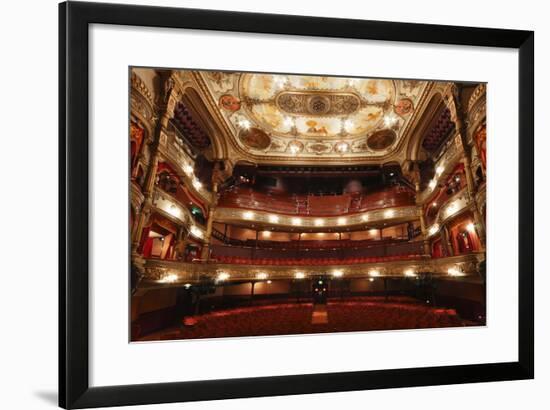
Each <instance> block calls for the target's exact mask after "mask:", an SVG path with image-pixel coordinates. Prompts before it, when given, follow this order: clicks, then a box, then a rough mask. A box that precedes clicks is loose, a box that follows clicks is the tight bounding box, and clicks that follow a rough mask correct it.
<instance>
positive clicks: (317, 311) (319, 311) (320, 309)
mask: <svg viewBox="0 0 550 410" xmlns="http://www.w3.org/2000/svg"><path fill="white" fill-rule="evenodd" d="M327 323H328V314H327V305H315V306H314V308H313V313H312V314H311V324H312V325H325V324H327Z"/></svg>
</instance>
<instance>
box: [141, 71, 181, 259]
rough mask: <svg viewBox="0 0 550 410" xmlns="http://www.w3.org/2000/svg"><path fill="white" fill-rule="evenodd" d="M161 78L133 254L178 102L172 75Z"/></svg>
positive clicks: (146, 215)
mask: <svg viewBox="0 0 550 410" xmlns="http://www.w3.org/2000/svg"><path fill="white" fill-rule="evenodd" d="M161 79H162V80H164V87H163V88H164V90H163V94H162V95H161V96H160V98H159V101H158V104H157V107H158V112H159V113H160V118H159V119H158V121H157V123H156V127H155V134H154V137H153V142H152V143H151V158H150V161H149V167H148V169H147V174H146V177H145V182H144V184H143V196H144V200H143V204H142V206H141V212H140V213H139V215H138V218H137V223H136V226H135V229H134V233H133V241H132V254H133V255H137V250H138V247H139V244H140V243H141V239H142V238H141V236H142V233H143V228H144V227H145V226H146V225H147V222H148V221H149V217H150V215H151V211H152V208H153V195H154V190H155V189H154V188H155V180H156V178H157V168H158V163H159V159H160V149H159V148H160V143H161V136H162V135H163V131H164V130H165V129H166V128H167V126H168V121H169V120H170V118H171V117H172V116H173V114H174V109H175V106H176V102H177V96H176V92H175V91H174V88H173V87H174V80H173V79H172V78H171V76H170V75H167V74H166V73H165V74H162V75H161Z"/></svg>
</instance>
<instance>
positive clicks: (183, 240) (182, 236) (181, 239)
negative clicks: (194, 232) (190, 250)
mask: <svg viewBox="0 0 550 410" xmlns="http://www.w3.org/2000/svg"><path fill="white" fill-rule="evenodd" d="M187 238H189V230H188V229H187V227H186V226H180V228H179V229H178V236H177V238H176V246H175V253H176V255H175V258H174V259H176V260H179V261H181V260H183V259H184V257H185V248H186V246H187V243H188V241H187Z"/></svg>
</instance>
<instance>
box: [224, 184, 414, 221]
mask: <svg viewBox="0 0 550 410" xmlns="http://www.w3.org/2000/svg"><path fill="white" fill-rule="evenodd" d="M414 204H415V194H414V193H413V192H412V191H411V190H409V189H407V188H405V187H402V186H397V187H392V188H390V189H387V190H384V191H380V192H375V193H371V194H360V195H351V194H343V195H297V194H283V193H277V194H276V193H262V192H258V191H255V190H253V189H252V188H250V187H233V188H232V189H230V190H229V191H227V192H225V193H224V194H223V195H222V197H221V198H220V201H219V206H220V207H225V208H238V209H250V210H257V211H264V212H276V213H278V214H286V215H304V216H325V217H326V216H335V215H347V214H356V213H362V212H366V211H370V210H374V209H386V208H394V207H401V206H411V205H414Z"/></svg>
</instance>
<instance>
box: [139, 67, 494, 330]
mask: <svg viewBox="0 0 550 410" xmlns="http://www.w3.org/2000/svg"><path fill="white" fill-rule="evenodd" d="M129 99H130V104H129V111H130V112H129V175H130V181H129V235H130V238H131V239H130V242H131V243H130V246H129V247H130V252H131V257H130V261H131V263H130V268H129V284H130V286H129V294H130V296H129V298H130V308H129V329H130V341H156V340H176V339H204V338H218V337H245V336H268V335H290V334H313V333H330V332H353V331H388V330H394V329H426V328H432V329H433V328H459V327H464V326H484V325H485V324H486V302H485V301H486V275H485V272H486V268H485V256H486V254H485V242H486V234H485V232H486V214H485V210H486V195H485V192H486V166H487V161H486V84H485V83H471V82H446V81H427V80H426V81H424V80H411V79H383V78H345V77H332V76H321V75H319V76H310V75H307V76H306V75H299V74H271V73H253V72H223V71H197V70H185V69H181V70H173V69H170V70H168V69H158V68H140V67H132V68H130V69H129ZM432 331H435V330H432Z"/></svg>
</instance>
